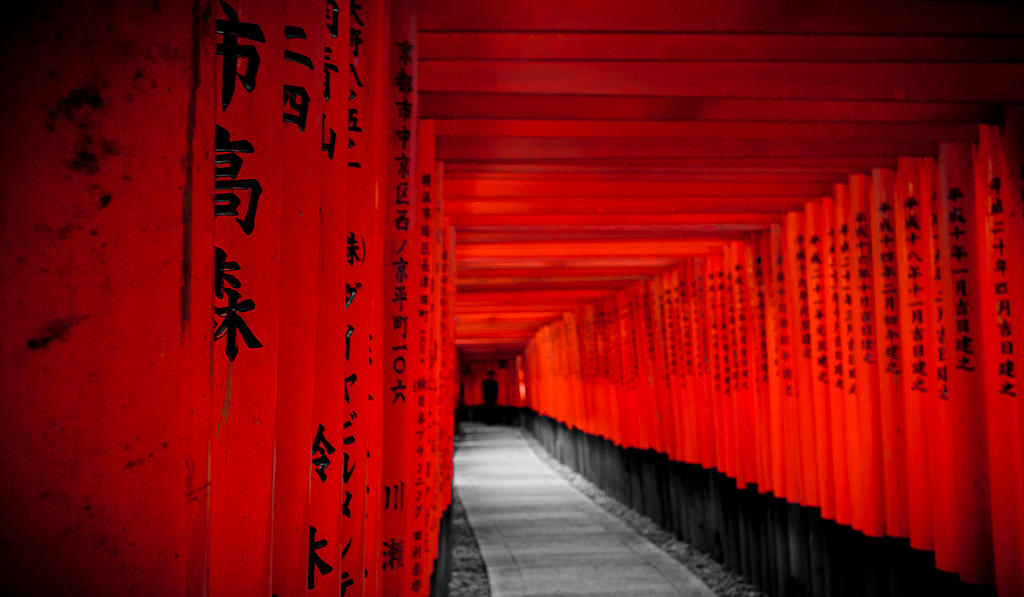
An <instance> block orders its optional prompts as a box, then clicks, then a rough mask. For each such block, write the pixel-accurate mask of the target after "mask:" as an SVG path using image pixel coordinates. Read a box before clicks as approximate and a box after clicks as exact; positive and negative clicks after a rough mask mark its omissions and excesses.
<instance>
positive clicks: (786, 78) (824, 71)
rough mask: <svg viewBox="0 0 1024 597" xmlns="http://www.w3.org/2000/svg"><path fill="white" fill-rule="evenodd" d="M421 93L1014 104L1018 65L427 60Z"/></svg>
mask: <svg viewBox="0 0 1024 597" xmlns="http://www.w3.org/2000/svg"><path fill="white" fill-rule="evenodd" d="M419 70H420V85H421V86H420V89H423V90H425V91H459V92H467V91H468V92H488V93H554V94H573V93H584V94H599V93H612V94H618V95H673V96H683V97H715V98H765V99H773V98H774V99H819V100H833V99H837V100H911V101H940V102H941V101H946V102H951V101H956V102H1019V101H1022V100H1024V64H1016V63H995V64H993V63H973V64H959V63H957V64H953V63H934V62H929V63H918V64H901V63H842V64H841V65H840V66H837V65H836V64H831V63H824V62H823V63H814V62H756V63H755V62H742V61H741V62H716V63H709V62H656V61H633V62H602V61H582V60H581V61H570V62H548V61H544V60H432V61H428V62H422V63H420V65H419Z"/></svg>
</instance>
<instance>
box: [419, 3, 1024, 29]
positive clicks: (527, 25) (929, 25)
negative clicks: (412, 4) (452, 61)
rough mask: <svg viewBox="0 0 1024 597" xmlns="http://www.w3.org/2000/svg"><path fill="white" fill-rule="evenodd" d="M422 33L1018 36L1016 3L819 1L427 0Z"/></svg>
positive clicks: (1020, 16) (1022, 18) (1022, 14)
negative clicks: (507, 0)
mask: <svg viewBox="0 0 1024 597" xmlns="http://www.w3.org/2000/svg"><path fill="white" fill-rule="evenodd" d="M419 15H420V17H419V18H420V22H419V28H420V31H421V32H434V31H474V32H477V31H551V32H575V31H600V32H618V31H632V32H663V31H664V32H692V33H707V32H735V33H754V32H758V33H807V34H823V33H827V34H862V35H863V34H886V35H890V34H908V33H910V34H916V35H980V36H994V35H1016V34H1018V33H1019V32H1020V31H1022V30H1024V11H1022V8H1021V6H1020V5H1019V4H1018V3H1014V2H999V3H994V2H942V3H941V4H936V3H935V2H929V1H923V0H916V1H914V0H903V1H900V2H885V1H881V0H865V1H863V2H818V1H815V0H796V1H785V0H717V1H715V2H707V1H706V0H646V1H644V2H621V1H619V0H558V1H557V2H553V1H551V0H519V1H518V2H511V3H509V2H502V1H500V0H475V1H474V2H466V1H465V0H423V1H422V2H421V3H420V9H419Z"/></svg>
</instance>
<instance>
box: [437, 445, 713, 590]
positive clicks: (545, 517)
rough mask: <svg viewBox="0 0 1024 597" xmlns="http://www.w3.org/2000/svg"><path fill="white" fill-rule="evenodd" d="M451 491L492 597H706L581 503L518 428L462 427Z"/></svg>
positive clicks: (666, 559)
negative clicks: (470, 528) (458, 502)
mask: <svg viewBox="0 0 1024 597" xmlns="http://www.w3.org/2000/svg"><path fill="white" fill-rule="evenodd" d="M463 432H464V437H463V438H462V439H461V441H460V444H459V449H458V451H457V452H456V455H455V471H456V472H455V486H456V489H457V491H458V492H459V497H460V498H461V500H462V504H463V505H464V506H465V509H466V513H467V516H468V518H469V521H470V523H471V524H472V526H473V529H474V531H475V534H476V538H477V541H478V543H479V545H480V552H481V554H482V555H483V559H484V561H485V562H486V565H487V571H488V577H489V579H490V585H491V591H492V595H494V596H495V597H506V596H507V597H542V596H545V597H546V596H553V595H576V596H580V597H582V596H583V595H588V596H607V597H611V596H613V595H614V596H616V597H618V596H621V595H644V596H645V597H668V596H685V597H712V596H713V595H714V593H713V592H712V591H711V590H710V589H708V587H707V586H706V585H705V584H704V582H703V581H701V580H700V579H699V578H698V577H697V576H695V575H694V574H693V573H692V572H691V571H690V570H688V569H687V568H686V567H685V566H684V565H682V564H681V563H680V562H679V561H678V560H677V559H675V558H673V557H671V556H669V555H668V554H667V553H666V552H664V551H662V550H661V549H658V548H657V547H655V545H653V544H652V543H651V542H650V541H648V540H647V539H646V538H644V537H643V536H641V535H640V534H638V533H637V532H636V531H634V530H633V529H632V528H631V527H629V526H628V525H626V524H625V523H623V521H621V520H620V519H619V518H617V517H615V516H613V515H612V514H610V513H609V512H608V511H607V510H606V509H604V508H602V507H600V506H599V505H598V504H596V503H595V502H594V501H593V500H591V499H588V498H587V497H586V496H584V495H583V494H582V493H581V492H580V491H579V490H577V489H576V488H575V487H573V486H572V485H571V484H570V483H569V482H568V481H567V480H566V479H565V478H563V477H562V476H560V475H558V474H556V473H555V472H554V471H553V470H552V468H551V467H550V466H547V465H546V463H545V462H544V461H542V460H541V459H540V458H538V456H537V454H536V453H534V451H533V450H531V449H530V447H529V445H528V443H527V441H526V438H525V437H524V435H523V434H522V432H521V431H520V430H518V429H512V428H508V427H486V426H482V425H464V426H463Z"/></svg>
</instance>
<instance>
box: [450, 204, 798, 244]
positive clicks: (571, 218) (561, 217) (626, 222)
mask: <svg viewBox="0 0 1024 597" xmlns="http://www.w3.org/2000/svg"><path fill="white" fill-rule="evenodd" d="M450 217H451V223H452V225H453V226H455V228H456V235H458V234H459V231H463V230H466V231H468V230H471V229H473V228H477V227H481V226H483V227H489V226H605V225H610V224H616V225H623V226H648V225H662V226H699V227H701V228H702V229H705V230H717V229H719V227H720V226H730V225H738V226H760V225H767V224H776V223H779V215H778V214H776V213H769V212H763V213H758V212H749V211H746V212H739V213H721V212H709V213H672V214H669V213H664V212H659V211H653V212H642V211H640V210H636V211H634V212H631V213H627V214H599V213H592V212H591V213H564V214H553V213H547V214H507V213H506V214H479V215H473V214H459V215H451V214H450ZM456 238H457V237H456Z"/></svg>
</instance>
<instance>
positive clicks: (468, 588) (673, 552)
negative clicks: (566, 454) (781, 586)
mask: <svg viewBox="0 0 1024 597" xmlns="http://www.w3.org/2000/svg"><path fill="white" fill-rule="evenodd" d="M522 435H523V436H524V438H525V440H526V442H527V445H529V447H530V448H531V449H532V451H533V452H534V454H535V455H536V456H537V457H538V458H539V459H540V460H541V461H542V462H543V463H544V464H546V465H547V466H548V467H549V468H551V469H552V470H553V471H554V472H555V473H557V474H558V475H559V476H561V477H562V478H563V479H564V480H565V481H567V482H568V483H569V484H571V485H572V486H573V487H574V488H576V489H577V490H579V492H581V493H582V494H583V495H585V496H586V497H588V498H590V499H591V500H593V502H594V503H595V504H597V505H598V506H600V507H601V508H603V509H604V510H606V511H607V512H609V513H610V514H612V515H614V516H616V517H618V518H619V519H620V520H622V522H624V523H625V524H626V525H628V526H629V527H630V528H632V529H633V530H635V531H636V532H637V533H638V534H640V535H641V536H643V537H644V538H646V539H647V540H648V541H650V542H651V543H653V544H654V545H655V546H657V547H658V548H659V549H661V550H662V551H664V552H665V553H667V554H668V555H670V556H671V557H673V558H675V559H676V560H677V561H678V562H680V563H681V564H683V565H684V566H686V567H687V568H689V569H690V571H692V572H693V573H694V574H695V575H696V576H697V577H698V578H700V579H701V580H702V581H703V582H704V583H705V584H706V585H707V586H708V587H709V588H710V589H711V590H712V591H713V592H714V594H715V595H718V596H719V597H764V593H762V592H760V591H759V590H757V589H756V588H755V587H753V586H751V585H750V584H748V583H746V582H745V581H744V580H743V578H742V577H740V576H739V575H737V574H735V573H733V572H731V571H729V570H728V569H726V568H724V567H723V566H722V565H721V564H720V563H718V562H716V561H715V560H713V559H712V558H711V557H709V556H707V555H706V554H704V553H702V552H699V551H697V550H695V549H693V548H692V547H690V546H689V545H687V544H686V543H684V542H682V541H679V540H678V539H676V538H675V536H673V535H672V534H671V533H669V532H668V531H666V530H664V529H662V528H661V527H659V526H658V525H657V524H655V523H654V522H653V521H651V520H650V519H649V518H647V517H645V516H643V515H641V514H639V513H638V512H636V511H635V510H633V509H631V508H628V507H626V506H624V505H623V504H621V503H620V502H618V501H616V500H615V499H613V498H611V497H609V496H608V495H607V494H605V493H604V492H603V491H601V490H600V489H598V488H597V487H596V486H595V485H594V484H592V483H591V482H590V481H587V480H586V479H585V478H583V477H582V476H581V475H579V474H578V473H576V472H575V471H573V470H572V469H570V468H569V467H567V466H565V465H563V464H562V463H561V462H559V461H557V460H555V459H554V458H553V457H552V456H551V455H549V454H548V453H547V452H546V451H545V450H544V449H543V447H541V445H540V444H539V443H538V442H537V440H536V439H534V438H533V437H532V436H530V435H529V434H528V433H523V434H522ZM465 438H466V435H465V434H463V433H460V435H459V436H458V437H457V438H456V446H457V449H459V448H460V446H461V444H462V442H463V441H464V440H465ZM452 545H453V554H452V555H453V565H452V580H451V583H450V585H449V596H450V597H490V596H491V587H490V583H489V580H488V573H487V567H486V565H485V563H484V559H483V557H482V556H481V553H480V547H479V545H478V544H477V540H476V536H475V534H474V531H473V527H472V526H471V525H470V523H469V519H468V518H467V516H466V511H465V508H464V506H463V505H462V501H461V499H460V498H459V494H458V491H457V490H456V492H455V499H454V505H453V508H452Z"/></svg>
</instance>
